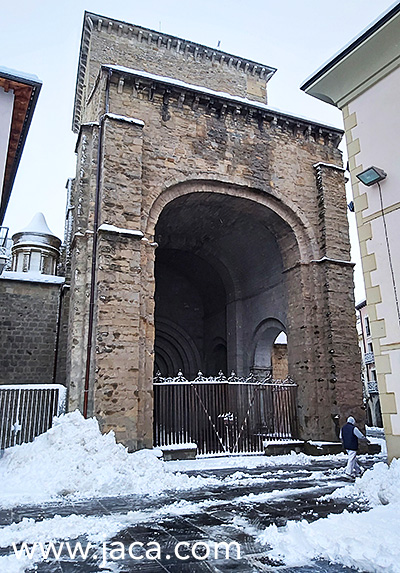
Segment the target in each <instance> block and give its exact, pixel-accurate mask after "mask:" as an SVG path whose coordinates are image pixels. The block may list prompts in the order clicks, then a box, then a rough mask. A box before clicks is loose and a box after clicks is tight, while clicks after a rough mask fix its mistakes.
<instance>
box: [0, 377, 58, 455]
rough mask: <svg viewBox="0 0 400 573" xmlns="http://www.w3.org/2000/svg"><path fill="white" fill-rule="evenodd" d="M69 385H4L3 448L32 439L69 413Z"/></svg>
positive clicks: (0, 411)
mask: <svg viewBox="0 0 400 573" xmlns="http://www.w3.org/2000/svg"><path fill="white" fill-rule="evenodd" d="M66 390H67V389H66V388H65V386H61V385H60V384H22V385H14V384H13V385H3V386H0V450H4V449H5V448H9V447H11V446H15V445H18V444H22V443H25V442H31V441H32V440H33V439H34V438H35V437H36V436H38V435H39V434H42V433H44V432H46V431H47V430H48V429H49V428H51V426H52V423H53V418H54V416H59V415H60V414H62V413H63V412H65V397H66Z"/></svg>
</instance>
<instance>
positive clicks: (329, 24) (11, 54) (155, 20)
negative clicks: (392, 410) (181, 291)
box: [0, 0, 393, 298]
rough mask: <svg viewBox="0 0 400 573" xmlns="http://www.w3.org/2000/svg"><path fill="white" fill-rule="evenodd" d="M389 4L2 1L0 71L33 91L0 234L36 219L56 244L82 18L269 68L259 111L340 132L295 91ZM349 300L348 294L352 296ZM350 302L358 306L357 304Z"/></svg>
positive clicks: (334, 119)
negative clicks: (31, 82) (36, 91)
mask: <svg viewBox="0 0 400 573" xmlns="http://www.w3.org/2000/svg"><path fill="white" fill-rule="evenodd" d="M392 4H393V2H391V1H388V0H335V2H332V1H328V0H230V1H228V0H201V1H200V0H199V1H197V2H193V1H192V0H186V1H178V0H169V1H161V0H141V1H138V0H136V1H134V0H113V2H109V1H105V0H69V1H68V2H67V1H63V0H58V1H54V0H34V1H32V0H29V1H28V0H17V1H14V2H12V1H10V0H8V1H7V2H6V1H5V0H3V1H2V5H1V11H0V15H1V16H0V17H1V24H2V26H1V30H2V31H1V34H0V54H1V61H0V65H2V66H5V67H8V68H12V69H15V70H18V71H22V72H27V73H31V74H36V75H37V76H38V77H39V79H40V80H41V81H42V82H43V87H42V91H41V93H40V96H39V100H38V104H37V107H36V112H35V115H34V118H33V122H32V125H31V129H30V132H29V134H28V138H27V142H26V145H25V150H24V153H23V156H22V160H21V163H20V167H19V170H18V173H17V177H16V180H15V184H14V188H13V193H12V196H11V200H10V203H9V207H8V211H7V214H6V219H5V222H4V224H5V225H7V226H9V227H10V233H11V234H13V233H15V232H16V231H19V230H20V229H21V228H23V227H24V226H25V225H26V224H28V223H29V221H30V220H31V218H32V217H33V215H34V214H35V213H36V212H37V211H42V212H43V213H44V214H45V216H46V219H47V222H48V224H49V227H50V229H51V230H52V231H53V232H54V233H55V234H57V235H59V236H60V237H62V236H63V225H64V212H65V184H66V181H67V178H68V177H73V176H74V174H75V155H74V147H75V141H76V136H75V135H74V134H73V133H72V131H71V119H72V107H73V102H74V90H75V81H76V70H77V64H78V52H79V44H80V37H81V31H82V21H83V12H84V10H89V11H92V12H96V13H98V14H102V15H103V16H109V17H111V18H116V19H119V20H124V21H126V22H129V23H133V24H138V25H140V26H144V27H147V28H152V29H155V30H161V31H162V32H165V33H167V34H172V35H176V36H180V37H182V38H185V39H188V40H192V41H195V42H198V43H201V44H206V45H208V46H211V47H216V46H217V44H218V42H219V41H220V42H221V44H220V49H222V50H224V51H226V52H230V53H232V54H235V55H238V56H243V57H245V58H248V59H251V60H255V61H257V62H260V63H263V64H266V65H269V66H273V67H275V68H278V71H277V72H276V74H275V75H274V76H273V78H272V79H271V80H270V82H269V84H268V87H269V92H268V93H269V102H268V103H269V104H270V105H271V106H273V107H278V108H280V109H281V110H284V111H287V112H290V113H293V114H299V115H303V116H306V117H309V118H311V119H317V120H319V121H322V122H325V123H329V124H332V125H335V126H338V127H342V119H341V113H340V112H339V111H338V110H337V109H335V108H333V107H332V106H330V105H328V104H324V103H322V102H320V101H317V100H316V99H314V98H312V97H310V96H307V95H306V94H304V93H303V92H301V91H300V89H299V86H300V84H301V83H302V82H303V81H304V80H305V79H306V78H307V77H308V76H310V75H311V74H312V73H313V72H314V71H315V70H316V69H317V68H319V67H320V66H321V65H322V64H323V63H324V62H325V61H326V60H328V59H330V58H331V57H332V56H333V55H334V54H335V52H337V51H339V50H340V49H341V48H342V47H343V46H344V45H345V44H347V43H348V42H349V41H350V40H351V39H352V38H353V37H354V36H356V35H357V34H358V33H359V32H360V31H361V30H362V29H363V28H365V27H367V26H368V25H369V24H370V23H371V21H373V20H374V19H376V18H377V17H378V16H379V15H380V14H381V13H382V12H384V11H385V10H386V9H387V8H388V7H389V6H390V5H392ZM356 298H357V293H356ZM358 298H360V297H358Z"/></svg>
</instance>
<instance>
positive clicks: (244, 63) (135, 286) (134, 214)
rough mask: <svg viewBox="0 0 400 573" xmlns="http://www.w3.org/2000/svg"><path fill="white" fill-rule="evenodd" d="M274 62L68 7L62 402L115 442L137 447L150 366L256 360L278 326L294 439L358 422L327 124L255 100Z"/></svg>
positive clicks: (149, 413) (187, 367)
mask: <svg viewBox="0 0 400 573" xmlns="http://www.w3.org/2000/svg"><path fill="white" fill-rule="evenodd" d="M274 71H275V69H274V68H271V67H269V66H266V65H263V64H260V63H257V62H253V61H249V60H246V59H245V58H241V57H238V56H234V55H231V54H227V53H225V52H221V51H219V50H214V49H212V48H208V47H206V46H202V45H199V44H196V43H193V42H189V41H186V40H183V39H181V38H176V37H173V36H169V35H167V34H164V33H159V32H156V31H153V30H148V29H145V28H142V27H140V26H135V25H131V24H127V23H126V22H121V21H118V20H113V19H110V18H105V17H102V16H99V15H96V14H92V13H85V17H84V25H83V33H82V44H81V51H80V58H79V67H78V78H77V89H76V96H75V108H74V129H75V131H76V133H77V134H78V141H77V147H76V150H77V172H76V179H75V181H74V184H73V186H72V188H71V197H70V199H71V205H70V207H71V208H70V210H69V213H70V218H69V221H68V225H69V229H70V236H71V244H70V248H69V249H70V250H69V252H70V253H71V269H70V276H71V289H70V292H71V300H70V304H71V312H70V316H69V343H68V361H67V379H68V385H69V399H70V408H76V407H78V408H80V409H82V410H83V411H84V412H85V413H87V414H89V415H95V416H96V417H97V418H98V419H99V421H100V423H101V425H102V427H103V429H105V430H107V429H114V430H115V432H116V435H117V438H118V439H119V440H121V441H122V442H123V443H125V444H126V445H127V446H128V447H129V448H131V449H137V448H140V447H150V446H152V420H153V387H152V377H153V371H154V364H155V363H156V366H157V367H158V368H160V369H163V370H164V372H166V373H169V372H174V370H176V369H177V368H183V369H184V373H185V375H187V376H192V375H193V373H196V371H197V369H201V370H202V371H204V372H206V373H207V374H213V373H214V372H215V370H216V369H217V368H220V367H223V368H226V369H227V371H230V370H232V369H233V370H235V371H236V372H237V373H238V374H239V375H246V374H247V373H248V372H249V371H250V370H252V369H254V368H258V369H260V370H268V369H269V368H270V366H271V354H272V352H271V350H272V346H273V344H274V341H275V340H276V338H277V336H278V335H279V333H280V332H284V333H286V335H287V341H288V368H289V374H290V375H291V376H292V378H293V379H294V380H295V381H296V382H297V383H298V385H299V388H298V405H297V410H298V418H299V423H300V431H301V437H303V438H305V439H311V438H313V439H328V440H331V439H335V438H336V425H335V424H337V420H338V417H339V418H341V417H343V418H345V417H346V416H347V415H348V414H349V413H350V412H351V413H352V414H353V415H356V416H357V417H359V418H360V419H362V417H363V412H362V410H361V407H362V396H361V388H360V365H359V364H360V363H359V354H358V345H357V336H356V330H355V313H354V299H353V264H352V263H351V261H350V246H349V236H348V226H347V218H346V196H345V189H344V169H343V167H342V157H341V153H340V151H339V150H338V144H339V142H340V140H341V137H342V132H341V131H340V130H338V129H335V128H332V127H329V126H325V125H323V124H320V123H316V122H313V121H308V120H305V119H304V118H298V117H295V116H293V115H291V114H289V113H283V112H278V111H276V110H273V109H270V108H269V107H268V105H267V104H266V83H267V81H268V80H269V78H270V77H271V76H272V74H273V73H274ZM71 217H72V220H71Z"/></svg>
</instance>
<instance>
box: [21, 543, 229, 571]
mask: <svg viewBox="0 0 400 573" xmlns="http://www.w3.org/2000/svg"><path fill="white" fill-rule="evenodd" d="M12 547H13V550H14V554H15V556H16V557H17V559H22V558H25V557H27V558H28V559H31V560H34V561H37V560H49V559H52V560H56V561H59V560H60V559H62V558H68V559H70V560H83V561H85V560H86V559H89V558H94V559H96V560H98V561H99V562H101V565H105V564H106V563H107V562H110V561H124V560H125V559H132V560H133V561H160V560H163V559H166V560H167V561H168V560H170V559H178V560H179V561H189V560H195V561H205V560H206V559H240V545H239V543H237V542H236V541H230V542H229V543H227V542H225V541H219V542H216V541H204V540H202V541H191V542H189V541H179V542H177V543H176V544H175V545H174V546H172V547H171V548H169V551H168V552H166V551H163V549H162V546H161V544H160V543H157V542H156V541H149V542H148V543H142V542H141V541H133V542H132V543H131V544H130V545H125V544H124V543H122V542H120V541H112V542H104V543H102V544H100V545H95V544H92V543H90V542H88V543H84V544H82V543H81V542H79V541H77V542H76V543H73V542H70V541H59V542H57V543H54V542H52V541H51V542H49V543H43V542H41V541H38V542H34V543H30V544H28V543H26V542H23V543H21V544H20V545H19V546H17V544H16V543H12Z"/></svg>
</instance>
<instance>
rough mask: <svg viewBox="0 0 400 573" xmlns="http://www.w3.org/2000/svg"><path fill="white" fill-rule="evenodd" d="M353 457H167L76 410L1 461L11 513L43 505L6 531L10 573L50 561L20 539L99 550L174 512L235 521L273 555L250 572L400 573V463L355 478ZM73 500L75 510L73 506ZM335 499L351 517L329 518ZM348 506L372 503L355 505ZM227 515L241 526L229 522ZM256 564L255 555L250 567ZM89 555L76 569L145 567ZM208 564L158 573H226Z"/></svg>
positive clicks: (175, 516)
mask: <svg viewBox="0 0 400 573" xmlns="http://www.w3.org/2000/svg"><path fill="white" fill-rule="evenodd" d="M378 439H379V438H375V440H378ZM382 459H383V458H382ZM375 461H376V460H375ZM344 462H345V456H344V455H343V454H341V455H339V456H325V457H319V458H311V457H310V456H305V455H304V454H298V455H296V454H292V455H288V456H277V457H273V458H271V457H264V456H249V457H243V456H234V457H229V458H204V459H200V460H196V461H193V462H167V463H164V462H161V461H160V460H159V459H157V457H156V455H155V454H154V452H151V451H145V452H137V453H134V454H128V453H127V452H126V450H125V449H124V448H123V447H122V446H121V445H117V444H116V443H115V440H114V437H113V436H112V434H109V435H106V436H102V435H101V434H100V432H99V430H98V426H97V423H96V422H95V420H84V419H83V418H82V416H81V415H80V414H79V413H77V412H75V413H72V414H67V415H66V416H62V417H61V418H60V419H59V420H58V421H57V423H56V424H55V425H54V426H53V428H52V429H51V430H49V431H48V432H47V433H46V434H44V435H42V436H39V437H38V438H37V439H36V440H35V441H34V442H33V443H32V444H25V445H22V446H16V447H15V448H11V449H9V450H7V451H6V453H5V455H4V456H3V458H1V459H0V483H1V490H0V510H1V508H2V511H3V514H4V515H6V514H7V512H12V511H13V510H12V508H13V507H15V506H16V505H25V506H27V505H30V506H32V505H35V504H40V505H37V508H36V510H35V508H33V510H32V508H31V509H30V510H29V512H28V510H27V515H28V514H29V515H30V516H31V517H29V518H28V517H25V518H24V519H20V517H21V516H23V515H24V511H23V509H21V510H19V512H16V515H18V516H20V517H19V518H18V519H17V518H15V523H9V524H6V523H5V525H4V527H3V528H2V529H0V573H17V572H18V573H22V572H24V571H28V570H29V568H32V567H33V566H34V564H35V563H36V565H37V566H38V567H39V570H42V569H40V567H42V566H44V565H41V563H45V562H44V561H43V556H42V555H41V554H40V552H39V551H37V552H36V553H35V555H34V556H33V558H32V559H29V558H28V557H26V556H21V558H20V559H18V558H17V556H16V555H15V552H14V551H13V549H12V544H13V543H14V544H16V547H17V549H19V548H20V547H21V544H22V543H23V542H26V543H27V544H28V545H29V547H30V548H32V547H33V546H34V544H35V543H36V544H37V545H36V546H37V548H38V547H39V545H38V544H40V543H42V545H43V546H44V547H48V544H49V543H50V542H55V543H60V542H61V541H63V543H64V544H65V543H66V541H67V540H76V539H83V540H85V541H86V542H90V543H92V545H93V547H96V548H99V547H100V546H101V543H104V540H110V539H112V538H115V536H118V535H120V536H121V535H122V536H123V532H124V531H126V530H128V529H129V528H130V530H132V528H135V527H138V526H139V525H141V526H143V524H147V526H149V524H152V523H153V524H154V523H157V522H159V521H160V520H164V522H165V523H167V522H168V523H172V524H173V527H174V528H175V529H176V523H175V521H174V520H182V519H186V521H185V524H186V527H188V525H187V524H188V523H189V521H187V520H191V521H190V523H192V524H193V523H195V522H196V519H197V520H198V523H200V522H201V523H202V525H201V527H199V528H198V530H199V531H200V532H202V533H203V534H204V532H208V533H209V535H210V538H211V537H212V536H213V535H214V537H215V535H221V532H223V531H226V532H228V529H224V528H225V527H227V526H228V525H229V528H230V529H229V536H230V539H233V538H234V539H237V538H238V535H239V533H240V534H241V535H245V536H247V537H246V539H248V540H250V541H251V543H253V544H258V545H259V546H260V547H261V550H262V553H263V559H261V561H257V563H256V562H254V560H253V562H254V567H253V568H252V569H251V568H250V569H248V568H244V565H243V564H244V561H242V565H239V568H238V569H236V571H240V573H242V572H243V573H244V572H245V571H246V572H247V571H263V570H270V571H271V570H273V571H275V570H278V569H279V570H280V569H283V570H285V571H288V569H287V568H288V567H289V568H290V570H291V571H293V570H296V571H300V570H304V571H305V570H306V569H299V568H304V567H312V568H316V567H318V563H328V565H329V563H333V564H335V563H336V564H338V565H343V566H345V567H349V568H354V569H358V570H360V571H368V572H381V571H388V572H389V573H390V572H393V573H395V572H400V546H399V543H398V531H399V530H400V500H399V495H398V492H399V487H400V462H399V461H398V460H394V462H393V463H392V465H391V467H390V468H388V467H387V465H386V464H385V463H383V462H379V463H377V464H376V465H374V467H373V468H372V469H371V470H369V471H367V472H366V473H365V474H364V476H363V477H362V478H360V479H358V480H357V481H356V483H355V484H349V485H344V484H345V482H344V481H343V479H342V472H343V469H342V468H343V465H344ZM318 464H319V465H318ZM131 494H136V495H137V496H139V497H137V498H136V500H140V502H139V501H137V502H136V503H131V502H132V499H130V501H129V503H131V505H129V503H123V504H122V506H121V507H122V510H121V511H119V510H118V508H117V505H118V504H116V503H115V502H114V501H113V510H112V511H109V512H108V513H106V512H103V514H102V513H101V511H100V510H98V509H93V511H89V509H87V508H90V507H92V508H93V507H94V504H95V502H94V501H93V500H96V499H99V500H100V501H101V503H102V504H103V507H105V505H106V503H105V502H104V499H106V498H107V496H109V497H110V498H111V497H115V496H127V495H131ZM122 499H123V500H124V499H125V498H122ZM311 499H312V500H313V504H314V505H312V507H311V506H310V500H311ZM85 500H86V501H85ZM82 501H83V503H82ZM100 501H99V503H98V505H97V506H96V508H97V507H99V504H100ZM51 504H53V505H51ZM79 504H80V505H79ZM307 504H308V509H306V506H307ZM132 505H133V506H134V507H135V510H132V509H131V507H132ZM78 506H79V507H80V508H81V509H80V510H79V511H77V510H76V508H77V507H78ZM68 507H71V508H75V509H74V510H72V509H71V512H70V514H68V511H66V508H67V509H68ZM127 507H129V508H130V510H127ZM310 507H311V509H310ZM330 507H333V508H335V509H334V511H336V512H337V511H340V513H332V514H328V515H326V512H327V511H328V510H327V508H328V509H329V508H330ZM54 508H55V509H54ZM63 508H64V509H63ZM82 508H83V509H82ZM85 508H86V509H85ZM346 508H347V509H351V510H353V511H354V510H360V509H367V508H368V509H369V511H363V512H362V513H357V512H353V513H351V512H350V511H347V510H346ZM343 510H344V511H343ZM35 511H36V514H35ZM57 512H59V514H60V515H58V514H57ZM93 512H94V513H93ZM77 513H78V514H77ZM225 514H226V515H225ZM228 514H229V519H228V517H227V516H228ZM256 514H257V516H258V517H257V519H254V515H256ZM221 515H225V517H226V520H227V521H228V522H229V523H227V524H225V522H224V521H221ZM325 515H326V516H325ZM211 516H213V519H214V521H215V520H216V519H217V517H218V519H219V520H220V521H216V522H215V523H214V522H213V523H214V524H213V527H211V525H210V527H209V528H208V529H207V527H206V525H204V519H205V518H206V517H208V518H209V519H211ZM260 516H261V517H262V518H260ZM322 516H323V517H322ZM288 518H289V519H288ZM302 518H303V519H302ZM171 520H172V521H171ZM218 524H219V525H218ZM158 527H159V531H158V530H157V531H156V532H155V533H154V535H156V533H157V532H158V533H160V532H161V530H164V531H165V529H166V525H165V524H164V526H163V527H161V525H159V526H158ZM171 527H172V526H171ZM175 529H174V530H175ZM196 531H197V529H196ZM227 535H228V533H227ZM120 538H121V537H120ZM250 541H247V542H246V543H247V544H249V543H250ZM57 547H59V545H58V546H57ZM1 548H3V549H1ZM64 550H65V546H64ZM251 562H252V561H251V560H250V559H248V560H247V561H246V567H248V566H249V563H251ZM80 563H81V569H74V571H75V570H80V571H82V572H83V571H89V570H90V571H103V570H107V569H108V570H113V571H122V570H123V571H128V570H131V571H138V570H141V569H137V568H136V569H133V568H132V569H127V568H126V562H124V563H122V561H121V562H119V561H112V563H110V562H108V563H107V566H104V567H100V566H99V567H96V568H95V569H87V568H85V563H84V561H82V560H81V562H80ZM74 565H76V563H75V564H74ZM200 565H201V566H204V567H205V566H206V565H207V564H206V563H205V562H203V561H202V562H201V563H200V564H199V563H195V564H193V565H192V566H191V567H192V568H189V569H188V568H187V569H184V568H182V567H183V565H182V563H180V564H179V563H178V566H179V567H180V568H176V569H173V568H171V567H170V568H168V567H167V568H166V567H165V566H163V565H162V564H161V562H160V567H163V568H160V569H158V568H156V567H155V566H154V567H153V569H150V568H146V571H151V573H153V572H156V571H162V570H164V571H191V572H192V571H200V570H201V571H203V570H204V571H205V570H207V571H217V570H218V571H223V570H225V569H223V568H222V569H221V567H222V565H220V564H219V565H218V567H219V569H218V568H217V569H212V568H209V569H203V568H202V569H200V568H199V567H200ZM157 566H158V561H157ZM209 566H210V567H211V565H209ZM60 567H61V566H60ZM121 567H122V569H121ZM124 567H125V568H124ZM132 567H133V565H132ZM330 567H331V566H330ZM332 567H333V566H332ZM45 570H46V569H43V571H45ZM51 570H52V571H55V570H57V571H64V570H66V569H63V568H60V569H51ZM143 570H144V569H143ZM229 570H233V569H229ZM319 570H321V569H319ZM323 570H326V571H327V570H331V569H323ZM332 570H333V569H332ZM336 570H337V569H336ZM46 571H47V570H46ZM49 571H50V570H49Z"/></svg>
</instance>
